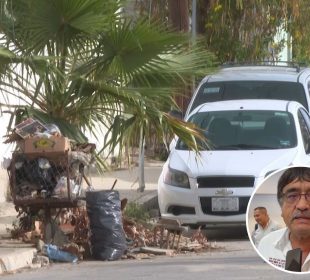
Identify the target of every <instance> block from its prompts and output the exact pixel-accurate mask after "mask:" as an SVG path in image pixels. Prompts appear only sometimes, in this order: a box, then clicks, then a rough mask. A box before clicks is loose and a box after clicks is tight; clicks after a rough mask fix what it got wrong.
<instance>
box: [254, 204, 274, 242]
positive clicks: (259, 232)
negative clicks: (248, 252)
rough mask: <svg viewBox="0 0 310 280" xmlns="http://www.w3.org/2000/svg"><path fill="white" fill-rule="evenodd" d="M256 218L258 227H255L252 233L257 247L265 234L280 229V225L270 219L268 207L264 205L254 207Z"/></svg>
mask: <svg viewBox="0 0 310 280" xmlns="http://www.w3.org/2000/svg"><path fill="white" fill-rule="evenodd" d="M254 219H255V221H256V223H257V229H255V230H254V231H253V233H252V241H253V243H254V245H255V246H256V247H257V246H258V244H259V242H260V241H261V239H262V238H263V237H264V236H265V235H267V234H268V233H270V232H272V231H275V230H278V229H280V227H279V225H278V224H277V223H275V222H274V221H272V220H271V219H270V217H269V215H268V212H267V209H266V207H263V206H259V207H256V208H255V209H254Z"/></svg>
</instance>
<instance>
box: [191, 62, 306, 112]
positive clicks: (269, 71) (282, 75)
mask: <svg viewBox="0 0 310 280" xmlns="http://www.w3.org/2000/svg"><path fill="white" fill-rule="evenodd" d="M309 90H310V68H300V67H298V66H279V65H278V66H277V65H272V66H271V65H258V66H228V67H224V68H222V69H221V70H220V71H219V72H217V73H215V74H212V75H209V76H206V77H205V78H204V79H203V80H202V81H201V82H200V84H199V86H198V87H197V90H196V91H195V93H194V95H193V97H192V99H191V101H190V104H189V106H188V109H187V111H186V114H185V117H186V116H188V115H189V114H190V113H191V112H192V111H193V110H194V109H195V108H196V107H198V106H199V105H201V104H203V103H206V102H215V101H222V100H236V99H276V100H293V101H297V102H299V103H300V104H302V105H303V106H304V107H305V108H306V109H307V110H308V111H310V96H309Z"/></svg>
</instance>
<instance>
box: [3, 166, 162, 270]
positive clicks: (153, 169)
mask: <svg viewBox="0 0 310 280" xmlns="http://www.w3.org/2000/svg"><path fill="white" fill-rule="evenodd" d="M162 165H163V162H158V161H152V160H148V161H146V162H145V171H144V173H145V190H144V192H139V191H138V188H139V183H138V167H137V166H134V167H131V168H122V169H118V170H114V171H109V172H106V173H104V174H103V175H102V176H98V175H93V176H89V177H88V178H89V180H90V182H91V185H92V186H93V187H94V189H95V190H110V189H111V188H112V186H113V185H114V190H116V191H118V192H119V193H120V198H121V199H122V198H127V199H128V201H129V202H131V201H132V202H137V203H140V204H143V205H145V207H146V208H149V209H151V208H156V207H157V180H158V177H159V174H160V172H161V169H162ZM7 186H8V177H7V173H6V171H5V170H3V169H1V168H0V275H1V274H5V273H7V272H12V271H16V270H18V269H20V268H25V267H31V266H32V259H33V257H34V255H35V253H36V248H34V247H33V246H31V245H29V244H25V243H22V242H20V241H17V240H12V239H10V238H9V234H8V229H9V228H12V224H13V223H14V222H16V221H17V219H16V216H17V212H16V210H15V207H14V205H13V203H12V202H6V201H5V198H6V193H7Z"/></svg>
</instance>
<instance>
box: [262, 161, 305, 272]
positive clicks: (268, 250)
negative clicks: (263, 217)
mask: <svg viewBox="0 0 310 280" xmlns="http://www.w3.org/2000/svg"><path fill="white" fill-rule="evenodd" d="M277 198H278V202H279V204H280V207H281V211H282V214H281V216H282V218H283V220H284V222H285V224H286V227H285V228H283V229H280V230H277V231H274V232H271V233H269V234H268V235H267V236H265V237H264V238H263V239H262V240H261V241H260V243H259V245H258V251H259V252H260V253H261V255H262V256H263V257H264V258H265V259H266V260H267V261H269V262H270V263H271V264H273V265H275V266H277V267H279V268H282V269H286V270H292V271H302V272H305V271H310V254H309V252H310V168H307V167H292V168H288V169H287V170H286V171H285V172H284V173H283V174H282V175H281V177H280V178H279V181H278V188H277ZM293 249H295V250H294V251H295V252H296V251H298V252H299V257H296V258H295V259H294V262H295V264H296V263H297V264H298V265H299V270H293V269H290V268H288V266H289V265H290V264H289V262H290V261H289V258H287V257H288V256H289V255H290V253H291V252H293V251H292V250H293ZM288 252H289V254H288ZM286 262H287V263H286Z"/></svg>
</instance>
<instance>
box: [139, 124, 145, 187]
mask: <svg viewBox="0 0 310 280" xmlns="http://www.w3.org/2000/svg"><path fill="white" fill-rule="evenodd" d="M144 146H145V137H144V129H143V126H142V125H141V127H140V139H139V166H138V169H139V188H138V191H139V192H143V191H144V189H145V178H144Z"/></svg>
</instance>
